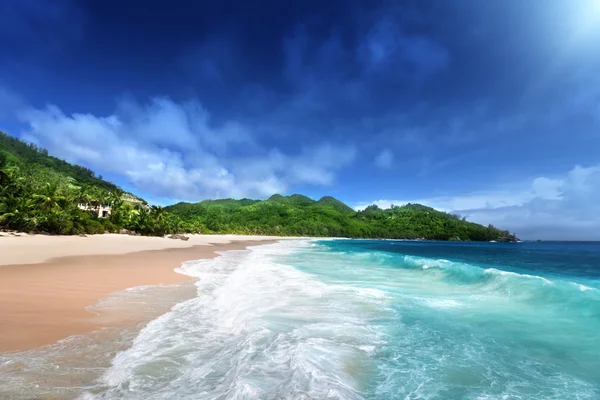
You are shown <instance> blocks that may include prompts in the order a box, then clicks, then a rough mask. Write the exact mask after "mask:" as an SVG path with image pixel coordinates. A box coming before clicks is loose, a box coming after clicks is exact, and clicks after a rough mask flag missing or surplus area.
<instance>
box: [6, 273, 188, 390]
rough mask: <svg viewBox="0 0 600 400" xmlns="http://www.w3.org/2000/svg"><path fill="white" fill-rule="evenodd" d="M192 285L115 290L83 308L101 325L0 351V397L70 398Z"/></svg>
mask: <svg viewBox="0 0 600 400" xmlns="http://www.w3.org/2000/svg"><path fill="white" fill-rule="evenodd" d="M193 289H194V286H193V285H192V284H190V283H187V282H186V283H181V284H174V285H168V286H141V287H136V288H132V289H128V290H125V291H122V292H116V293H114V294H112V295H110V296H108V297H106V298H104V299H102V300H101V301H99V302H98V303H96V304H94V305H93V306H91V307H89V310H90V311H91V312H93V313H94V314H97V316H96V317H92V320H91V322H92V323H94V324H96V325H105V326H107V328H103V329H99V330H97V331H94V332H90V333H87V334H82V335H75V336H71V337H69V338H66V339H63V340H61V341H59V342H57V343H55V344H52V345H48V346H43V347H40V348H36V349H32V350H27V351H18V352H10V353H4V354H0V399H2V400H5V399H15V400H17V399H18V400H20V399H27V400H34V399H35V400H42V399H43V400H48V399H61V400H62V399H75V398H77V397H79V396H80V395H81V394H82V393H84V392H85V391H86V390H87V389H89V388H90V387H92V386H93V385H95V382H96V381H97V379H98V378H100V377H101V376H102V375H103V374H104V373H105V372H106V370H107V369H108V368H109V367H110V365H111V361H112V359H113V358H114V357H115V356H116V354H117V353H118V352H119V351H123V350H126V349H128V348H129V347H131V345H132V343H133V340H134V339H135V337H136V336H137V335H138V334H139V332H140V330H141V329H142V328H144V327H145V326H146V324H147V323H148V322H149V321H151V320H152V319H154V318H156V316H157V315H160V314H162V313H165V312H167V311H169V310H170V308H171V307H172V306H173V305H175V304H177V303H179V302H181V301H183V300H185V299H188V298H190V297H191V296H192V295H193V294H194V292H193Z"/></svg>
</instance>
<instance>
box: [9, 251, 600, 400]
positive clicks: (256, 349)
mask: <svg viewBox="0 0 600 400" xmlns="http://www.w3.org/2000/svg"><path fill="white" fill-rule="evenodd" d="M599 268H600V244H594V243H517V244H502V243H494V244H491V243H436V242H402V241H350V240H348V241H345V240H342V241H319V242H311V241H304V240H298V241H286V242H282V243H276V244H271V245H265V246H257V247H253V248H250V249H249V250H245V251H230V252H225V253H223V255H222V256H221V257H219V258H216V259H214V260H202V261H194V262H188V263H186V264H184V266H183V267H182V268H181V272H182V273H186V274H188V275H191V276H194V277H196V278H197V281H196V291H197V295H196V297H194V298H192V299H189V300H187V301H184V302H181V303H179V304H177V305H176V306H174V307H173V309H172V310H171V311H170V312H168V313H166V314H164V315H162V316H161V317H159V318H157V319H155V320H153V321H151V322H150V323H149V324H148V325H147V326H145V328H144V329H142V331H141V332H140V333H139V334H138V335H137V336H135V335H134V334H132V333H131V332H130V333H125V334H123V333H121V334H122V335H124V337H125V339H124V340H122V341H119V340H117V341H116V342H118V343H121V345H120V347H119V348H117V347H115V346H114V345H110V344H107V343H105V342H102V341H96V342H94V343H97V344H96V345H98V346H112V347H110V349H111V352H106V348H101V349H100V350H99V351H100V352H104V354H106V357H104V358H103V359H102V362H103V363H105V364H106V365H108V368H100V369H99V370H97V371H95V372H94V373H92V374H90V375H89V376H87V377H86V379H83V380H81V384H80V385H79V386H78V388H77V389H72V390H71V391H70V392H68V394H69V395H72V394H75V393H77V394H79V395H80V396H81V398H83V399H172V398H190V399H598V398H600V347H599V346H598V344H599V343H600V270H599ZM157 301H160V299H157ZM104 306H106V304H105V305H104ZM121 332H123V331H121ZM132 332H133V331H132ZM102 343H104V344H102ZM109 343H110V342H109ZM65 346H66V348H72V347H69V346H70V345H69V344H68V343H67V342H65ZM79 347H80V348H85V346H79ZM55 350H56V349H55ZM68 351H72V350H68ZM99 351H95V352H94V351H92V352H91V353H94V354H95V355H94V356H89V357H88V359H87V363H86V361H85V359H84V360H83V362H82V363H81V368H82V370H84V371H88V373H89V369H90V365H92V364H94V363H95V362H96V361H95V360H94V358H93V357H97V356H98V354H99ZM34 352H35V351H34ZM91 353H90V354H91ZM115 353H116V355H115ZM53 354H58V353H57V352H56V351H55V352H54V353H53ZM38 355H39V354H38ZM113 355H115V356H114V357H113ZM34 356H35V354H29V355H24V356H22V357H21V362H26V360H28V359H29V360H31V359H32V357H34ZM109 356H110V358H111V359H110V360H108V357H109ZM27 357H29V358H27ZM42 359H44V358H43V357H42ZM23 360H25V361H23ZM0 365H2V360H1V359H0ZM12 365H13V366H14V365H15V364H12ZM2 368H5V369H4V371H6V368H7V367H6V365H5V366H4V367H2ZM13 368H16V367H13ZM86 368H87V369H86ZM72 371H74V370H72ZM0 372H3V371H2V370H1V369H0ZM28 373H29V372H28V370H27V369H25V370H23V371H22V372H21V373H20V375H15V374H14V373H11V374H9V376H11V377H12V378H11V379H17V380H16V381H11V382H13V383H14V384H21V385H24V386H21V387H23V388H25V387H26V384H24V383H23V382H25V381H24V379H25V378H27V377H29V376H31V375H28ZM36 373H37V372H36ZM34 375H35V374H34ZM67 375H69V374H67ZM38 376H40V375H39V374H38ZM48 376H49V377H50V381H51V382H50V383H57V382H58V383H60V384H63V383H61V381H60V380H58V381H56V380H55V381H54V382H52V380H53V379H56V377H55V378H51V377H52V376H55V375H52V374H49V375H48ZM61 379H62V378H61ZM19 382H20V383H19ZM58 383H57V384H58ZM71 386H73V387H74V386H75V385H71ZM0 393H2V392H1V391H0ZM55 393H56V392H55ZM30 398H31V397H30ZM40 398H43V397H40Z"/></svg>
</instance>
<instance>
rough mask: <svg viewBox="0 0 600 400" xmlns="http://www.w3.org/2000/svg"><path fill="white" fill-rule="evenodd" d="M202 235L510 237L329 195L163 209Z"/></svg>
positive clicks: (418, 211)
mask: <svg viewBox="0 0 600 400" xmlns="http://www.w3.org/2000/svg"><path fill="white" fill-rule="evenodd" d="M165 209H166V210H167V211H168V212H170V213H171V214H173V215H176V216H178V217H180V218H181V219H182V221H183V223H185V224H187V225H188V226H192V227H194V229H196V230H199V231H201V232H206V233H238V234H263V235H292V236H294V235H302V236H330V237H353V238H389V239H417V238H423V239H436V240H475V241H489V240H498V241H510V240H516V238H515V237H514V235H511V234H510V233H509V232H507V231H502V230H500V229H497V228H495V227H493V226H491V225H490V226H487V227H485V226H482V225H479V224H475V223H472V222H468V221H465V220H464V219H461V218H459V217H457V216H455V215H452V214H448V213H444V212H441V211H437V210H435V209H433V208H430V207H426V206H423V205H420V204H407V205H405V206H402V207H392V208H390V209H387V210H382V209H380V208H378V207H377V206H369V207H367V208H366V209H365V210H363V211H355V210H353V209H352V208H351V207H349V206H348V205H346V204H344V203H343V202H341V201H339V200H337V199H335V198H333V197H329V196H326V197H323V198H321V199H320V200H318V201H315V200H313V199H310V198H308V197H306V196H302V195H298V194H294V195H291V196H282V195H279V194H276V195H273V196H271V197H270V198H269V199H267V200H264V201H260V200H248V199H243V200H233V199H226V200H211V201H203V202H200V203H179V204H175V205H172V206H169V207H166V208H165Z"/></svg>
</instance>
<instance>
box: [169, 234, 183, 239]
mask: <svg viewBox="0 0 600 400" xmlns="http://www.w3.org/2000/svg"><path fill="white" fill-rule="evenodd" d="M183 237H184V236H183V235H180V234H179V233H174V234H172V235H170V236H168V238H169V239H182V238H183Z"/></svg>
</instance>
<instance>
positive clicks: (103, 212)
mask: <svg viewBox="0 0 600 400" xmlns="http://www.w3.org/2000/svg"><path fill="white" fill-rule="evenodd" d="M77 206H78V207H79V208H80V209H81V210H83V211H90V212H93V213H95V214H97V215H98V218H108V217H109V216H110V212H111V210H110V207H107V206H99V207H92V206H90V205H89V204H78V205H77Z"/></svg>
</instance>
